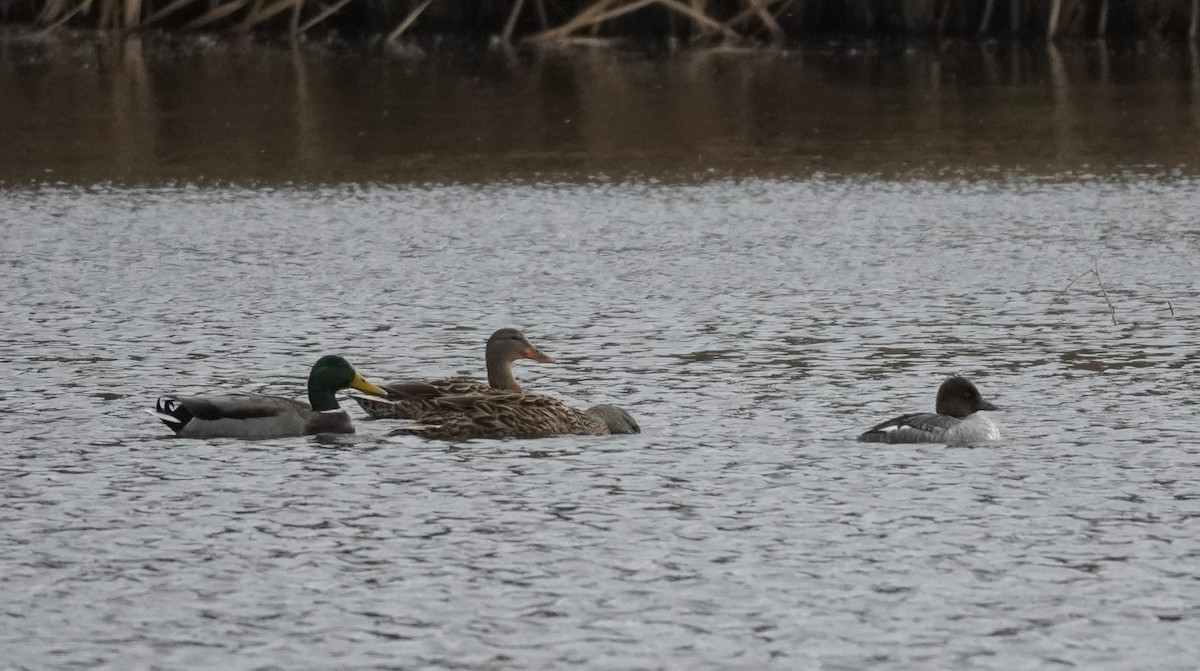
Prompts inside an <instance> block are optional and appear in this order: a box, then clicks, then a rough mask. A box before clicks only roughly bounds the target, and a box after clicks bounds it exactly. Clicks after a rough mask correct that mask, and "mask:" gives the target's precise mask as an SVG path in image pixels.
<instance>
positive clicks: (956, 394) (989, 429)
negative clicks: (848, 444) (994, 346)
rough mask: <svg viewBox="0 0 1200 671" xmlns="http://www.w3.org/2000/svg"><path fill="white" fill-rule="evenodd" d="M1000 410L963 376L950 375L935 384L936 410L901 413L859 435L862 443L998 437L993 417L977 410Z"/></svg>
mask: <svg viewBox="0 0 1200 671" xmlns="http://www.w3.org/2000/svg"><path fill="white" fill-rule="evenodd" d="M980 410H999V408H997V407H996V406H994V405H992V404H991V403H988V402H987V401H985V400H983V397H982V396H980V395H979V390H978V389H976V388H975V385H973V384H971V381H970V380H968V379H967V378H965V377H952V378H950V379H949V380H946V381H945V382H943V383H942V386H941V387H938V394H937V413H936V414H934V413H931V412H916V413H913V414H911V415H901V416H899V417H897V418H895V419H890V420H888V421H886V422H884V423H882V424H879V425H878V426H873V427H871V429H870V430H869V431H867V432H866V433H864V434H862V435H861V436H859V437H858V439H859V440H860V441H862V442H865V443H972V442H975V441H979V440H998V439H999V438H1000V430H999V429H997V428H996V425H995V424H992V420H990V419H988V418H987V417H984V416H983V415H978V414H976V413H977V412H978V411H980Z"/></svg>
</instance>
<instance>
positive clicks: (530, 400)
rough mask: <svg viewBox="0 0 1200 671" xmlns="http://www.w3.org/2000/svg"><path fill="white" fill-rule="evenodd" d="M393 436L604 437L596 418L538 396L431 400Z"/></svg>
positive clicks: (448, 438) (547, 397) (503, 395)
mask: <svg viewBox="0 0 1200 671" xmlns="http://www.w3.org/2000/svg"><path fill="white" fill-rule="evenodd" d="M395 433H407V434H414V435H419V436H424V437H426V438H441V439H445V440H465V439H469V438H542V437H545V436H553V435H559V434H567V433H577V434H601V433H608V427H607V426H605V425H604V424H603V423H602V422H601V421H599V420H598V419H596V418H594V417H590V416H588V415H587V414H585V413H583V412H581V411H579V410H576V409H575V408H572V407H571V406H569V405H567V404H566V403H563V402H562V401H559V400H558V399H555V398H551V397H549V396H544V395H541V394H512V393H508V394H474V395H469V396H448V397H443V398H439V399H435V400H433V401H432V402H431V403H430V406H429V409H428V410H426V411H425V412H423V413H421V414H420V415H419V416H418V417H417V421H416V422H414V423H412V424H408V425H405V426H403V427H400V428H399V429H397V430H396V432H395Z"/></svg>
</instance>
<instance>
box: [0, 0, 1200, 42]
mask: <svg viewBox="0 0 1200 671" xmlns="http://www.w3.org/2000/svg"><path fill="white" fill-rule="evenodd" d="M398 17H402V20H401V21H399V22H397V18H398ZM0 21H5V22H10V23H33V24H36V25H40V26H45V27H48V28H49V27H56V26H63V25H71V26H79V27H83V26H86V27H92V28H99V29H102V30H137V29H140V28H145V27H148V26H161V27H171V28H183V29H202V30H242V31H250V30H258V31H269V32H284V33H289V32H290V33H293V34H299V33H304V32H306V31H309V30H312V29H313V28H316V27H317V26H320V25H323V24H331V23H333V22H337V23H338V24H339V25H342V26H346V25H353V26H354V27H355V28H356V29H359V30H364V31H369V32H378V33H385V34H388V35H390V36H393V37H399V36H400V35H401V34H404V33H406V32H413V31H422V30H424V31H436V32H442V33H455V32H462V33H464V34H473V35H478V34H481V33H486V34H491V35H499V36H501V38H502V39H503V40H504V41H506V42H507V41H511V40H513V39H526V40H530V41H534V42H539V43H547V42H555V41H569V40H575V39H577V38H582V37H590V38H605V37H622V36H628V35H638V36H659V37H673V38H676V39H683V40H686V41H689V42H691V43H725V44H735V45H736V44H741V43H781V42H784V41H786V40H788V39H798V38H801V37H803V36H805V35H809V34H830V33H840V34H858V35H919V36H927V37H940V36H947V35H976V34H978V35H984V36H1008V35H1012V36H1023V37H1031V36H1039V37H1045V38H1047V39H1058V38H1063V37H1089V38H1091V37H1107V36H1110V35H1114V34H1125V35H1138V36H1149V35H1176V36H1181V37H1182V36H1187V37H1189V38H1191V39H1197V38H1198V37H1200V0H388V1H383V0H0ZM423 24H425V25H423Z"/></svg>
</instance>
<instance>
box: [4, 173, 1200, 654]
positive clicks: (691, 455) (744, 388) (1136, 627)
mask: <svg viewBox="0 0 1200 671" xmlns="http://www.w3.org/2000/svg"><path fill="white" fill-rule="evenodd" d="M1198 192H1200V183H1197V182H1196V181H1192V180H1189V179H1165V180H1158V179H1135V178H1124V179H1122V178H1115V177H1114V178H1103V179H1100V178H1097V179H1084V180H1072V181H1069V182H1066V183H1057V182H1056V181H1055V180H1038V179H1011V180H964V181H937V182H933V181H920V180H911V179H910V180H900V181H886V182H885V181H876V180H872V179H866V178H864V179H849V180H823V179H819V178H813V179H793V180H755V179H747V180H719V181H713V182H708V183H701V184H695V185H678V184H676V185H663V184H655V183H653V182H648V181H632V182H628V183H592V184H582V185H579V184H564V183H554V184H544V185H537V184H492V185H476V186H428V187H371V188H362V187H352V186H347V187H341V188H324V189H292V190H288V189H284V190H273V189H266V188H260V189H239V188H225V189H190V188H156V189H128V188H122V189H115V188H114V189H107V188H93V189H75V188H62V189H55V188H49V187H47V188H42V189H37V190H24V191H9V192H5V193H3V194H0V232H2V234H3V242H0V264H2V266H3V268H4V272H3V274H0V295H2V296H3V302H4V310H3V313H4V314H3V318H2V319H3V325H4V328H3V330H2V331H0V338H3V352H4V355H3V360H4V366H3V369H4V371H5V372H6V375H5V377H6V379H7V380H8V384H6V385H5V386H4V389H3V391H2V392H0V403H2V407H3V409H4V412H3V414H0V433H2V434H3V435H4V436H5V440H4V443H5V446H4V448H3V450H0V480H2V488H0V491H2V492H3V505H2V506H0V593H2V595H3V599H2V602H3V608H2V609H0V621H2V623H3V624H2V626H0V651H3V660H4V665H3V666H5V668H15V669H25V668H31V669H32V668H96V667H104V668H149V667H151V666H153V667H154V668H220V669H227V668H288V669H295V668H383V667H388V668H427V669H431V668H446V669H449V668H454V669H512V668H565V667H578V668H588V669H602V668H621V669H631V668H678V669H682V668H688V669H699V668H785V669H802V668H803V669H817V668H821V669H862V668H867V667H870V668H955V669H1015V668H1056V667H1079V668H1089V669H1095V668H1114V669H1115V668H1135V667H1136V668H1159V669H1168V668H1190V667H1191V666H1193V665H1194V664H1195V659H1196V654H1197V652H1200V643H1197V641H1198V640H1200V639H1198V638H1197V636H1196V634H1197V631H1198V628H1197V622H1198V621H1200V619H1198V618H1200V611H1198V609H1197V603H1200V571H1198V569H1197V554H1198V553H1200V540H1198V539H1200V533H1198V532H1200V502H1198V497H1200V490H1198V489H1197V486H1196V480H1195V478H1194V477H1193V474H1194V473H1195V471H1194V470H1193V469H1194V468H1196V466H1197V465H1200V447H1198V446H1197V443H1196V440H1195V438H1194V435H1195V432H1196V431H1197V430H1198V429H1200V421H1197V403H1198V402H1200V390H1198V388H1197V386H1196V383H1195V372H1196V366H1197V361H1198V358H1200V348H1198V347H1197V337H1196V335H1197V331H1196V324H1197V321H1196V318H1197V313H1198V312H1200V306H1198V302H1197V299H1198V297H1200V288H1198V287H1197V273H1196V266H1195V260H1196V258H1197V256H1198V254H1200V224H1198V223H1197V218H1196V202H1197V194H1198ZM1090 268H1095V269H1097V270H1098V272H1099V276H1100V278H1101V279H1102V280H1103V282H1104V289H1105V290H1106V292H1107V296H1108V300H1110V301H1111V304H1112V307H1113V309H1114V310H1115V312H1111V313H1110V310H1109V307H1108V305H1107V304H1106V302H1105V298H1104V296H1103V295H1102V294H1101V292H1100V289H1099V287H1098V285H1097V282H1096V278H1095V277H1093V276H1091V275H1087V276H1085V277H1083V278H1081V279H1079V281H1078V282H1076V283H1075V284H1074V285H1073V286H1071V287H1070V288H1069V289H1067V287H1068V285H1069V284H1070V283H1071V281H1072V280H1073V279H1075V278H1077V277H1078V276H1079V275H1081V274H1083V273H1085V272H1086V271H1087V270H1088V269H1090ZM1114 317H1115V320H1116V324H1115V325H1114V324H1113V319H1114ZM507 325H514V326H519V327H521V328H523V329H525V331H526V332H527V334H528V335H529V336H530V338H531V339H532V340H533V341H534V342H535V343H537V344H538V345H539V346H541V347H542V348H543V350H544V351H546V352H547V353H548V354H551V355H552V356H554V357H556V358H558V360H559V361H560V362H561V363H560V365H558V366H539V365H535V364H527V365H521V366H519V370H518V376H519V378H520V379H522V380H523V381H524V382H525V383H526V384H527V385H528V386H529V387H532V388H535V389H538V390H542V391H545V392H548V393H552V394H555V395H557V396H560V397H562V398H564V399H569V400H570V401H571V402H573V403H577V404H580V405H585V404H592V403H597V402H616V403H619V404H621V405H623V406H625V407H627V408H628V409H629V410H630V411H631V412H632V413H633V414H634V415H635V416H636V417H637V418H638V420H639V421H640V423H641V425H642V427H643V431H644V432H643V433H642V434H641V435H638V436H609V437H563V438H555V439H547V440H539V441H476V442H467V443H458V444H451V443H441V442H422V441H420V440H418V439H415V438H399V439H397V438H388V437H387V432H388V430H389V428H390V424H389V423H388V422H371V421H365V420H363V416H362V414H361V413H360V412H358V410H357V408H354V409H353V410H352V412H353V414H354V416H355V419H356V421H357V425H358V429H359V432H358V434H356V435H355V436H347V437H339V438H328V439H326V438H301V439H287V440H275V441H261V442H238V441H229V440H213V441H192V440H177V439H171V438H168V437H167V435H168V434H169V431H168V430H167V429H166V428H165V427H163V426H162V425H160V424H159V423H157V422H156V421H154V419H153V418H151V417H149V416H147V415H146V414H145V413H144V412H143V409H144V408H146V407H148V406H149V405H150V404H151V403H152V401H153V398H154V396H155V395H157V394H158V393H160V392H164V391H179V392H202V391H206V390H210V389H214V388H227V389H239V390H248V391H269V392H279V393H285V394H294V395H300V394H302V387H303V379H304V376H305V375H306V374H307V369H308V367H309V366H310V365H311V363H312V361H313V360H314V359H315V358H316V357H317V356H318V355H320V354H322V353H329V352H338V353H342V354H344V355H346V356H347V357H348V358H349V359H350V360H351V361H352V362H353V363H355V364H356V365H357V366H358V367H359V369H360V370H361V371H362V372H363V373H364V374H366V375H367V376H368V377H369V378H371V379H375V380H390V379H394V378H397V377H403V376H410V375H440V374H452V373H464V374H473V375H478V374H480V368H481V367H482V362H481V359H482V354H481V352H482V343H483V341H484V340H485V339H486V337H487V335H488V334H489V333H490V332H491V331H492V330H493V329H495V328H498V327H501V326H507ZM956 372H957V373H963V374H966V375H969V376H971V377H972V378H973V379H975V380H976V381H977V383H978V384H979V386H980V388H981V390H982V391H983V392H984V394H985V395H987V396H988V397H990V398H991V399H992V400H993V401H994V402H996V403H997V404H999V405H1001V406H1003V408H1004V411H1003V412H995V413H991V416H992V417H993V419H994V420H995V421H996V423H997V424H998V425H999V426H1000V427H1001V430H1002V432H1003V433H1004V439H1003V440H1002V441H1000V442H999V443H997V444H994V445H988V446H986V447H978V448H975V449H950V448H946V447H943V446H939V445H921V446H899V447H885V446H879V445H874V444H871V445H868V444H860V443H857V442H855V441H854V438H855V436H856V435H857V433H858V432H860V431H861V430H863V429H864V428H866V427H867V426H869V425H870V424H871V423H873V422H875V421H878V420H881V419H885V418H887V417H889V416H891V415H892V414H896V413H898V412H901V411H914V410H926V409H930V408H931V407H932V404H933V394H934V391H935V389H936V387H937V385H938V384H939V382H940V381H941V379H942V378H943V377H944V376H946V375H948V374H951V373H956Z"/></svg>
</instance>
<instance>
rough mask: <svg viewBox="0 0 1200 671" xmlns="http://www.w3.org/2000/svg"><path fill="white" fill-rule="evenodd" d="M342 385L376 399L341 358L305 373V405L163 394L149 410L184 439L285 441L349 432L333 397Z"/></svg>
mask: <svg viewBox="0 0 1200 671" xmlns="http://www.w3.org/2000/svg"><path fill="white" fill-rule="evenodd" d="M347 387H353V388H355V389H358V390H361V391H364V392H366V393H368V394H375V395H377V396H387V392H386V391H384V390H383V389H382V388H380V387H377V386H375V385H374V384H371V383H370V382H367V381H366V380H364V379H363V378H362V376H361V375H359V374H358V372H356V371H355V370H354V368H353V367H352V366H351V365H350V364H349V362H347V361H346V360H345V359H343V358H342V357H340V356H323V357H321V358H320V359H318V360H317V363H316V364H314V365H313V367H312V371H311V372H310V373H309V374H308V403H307V404H306V403H303V402H301V401H294V400H292V399H290V398H284V397H282V396H266V395H262V394H217V395H211V396H163V397H160V398H159V399H158V402H157V403H156V404H155V407H154V410H150V411H149V412H150V413H151V414H152V415H154V416H155V417H158V418H159V419H160V420H162V423H163V424H166V425H167V426H169V427H171V429H172V430H173V431H175V434H176V435H178V436H183V437H185V438H284V437H288V436H305V435H311V434H317V433H354V425H353V424H352V423H351V422H350V415H349V414H348V413H347V412H346V411H345V410H343V409H342V408H341V407H339V406H338V402H337V398H336V397H335V396H334V394H335V393H337V392H338V391H339V390H342V389H345V388H347Z"/></svg>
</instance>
